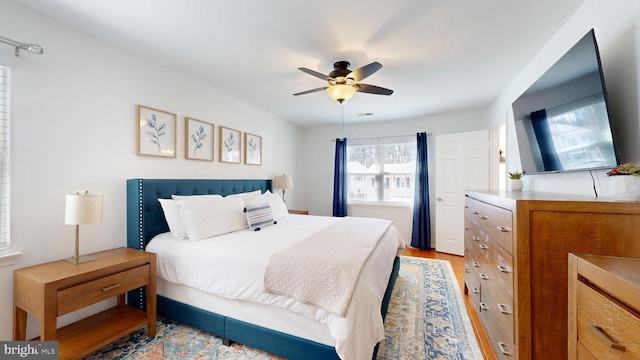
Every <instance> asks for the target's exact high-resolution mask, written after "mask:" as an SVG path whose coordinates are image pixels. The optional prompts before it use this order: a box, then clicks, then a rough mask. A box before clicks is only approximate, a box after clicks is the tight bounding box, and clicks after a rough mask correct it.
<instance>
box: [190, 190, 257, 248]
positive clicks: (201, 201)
mask: <svg viewBox="0 0 640 360" xmlns="http://www.w3.org/2000/svg"><path fill="white" fill-rule="evenodd" d="M178 204H179V206H180V212H181V213H182V218H183V219H184V226H185V228H186V232H187V235H188V237H189V239H190V240H196V241H197V240H202V239H206V238H210V237H214V236H218V235H222V234H226V233H230V232H233V231H238V230H242V229H246V228H247V227H248V225H247V219H246V217H245V215H244V213H243V210H244V206H245V205H244V201H242V199H241V198H233V197H231V198H223V197H211V196H207V197H196V198H189V199H184V200H181V201H180V202H178Z"/></svg>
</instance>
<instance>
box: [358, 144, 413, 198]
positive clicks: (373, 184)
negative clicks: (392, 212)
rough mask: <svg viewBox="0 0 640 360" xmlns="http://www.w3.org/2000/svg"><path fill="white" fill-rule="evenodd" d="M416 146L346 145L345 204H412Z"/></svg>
mask: <svg viewBox="0 0 640 360" xmlns="http://www.w3.org/2000/svg"><path fill="white" fill-rule="evenodd" d="M415 158H416V143H415V140H412V139H409V138H407V139H406V140H400V141H397V138H396V141H395V142H376V143H375V144H372V143H371V142H369V143H365V142H364V141H363V140H352V141H350V142H348V143H347V162H348V164H347V172H348V188H349V195H348V202H349V203H353V202H383V203H413V193H414V189H413V184H414V183H415V182H414V181H413V177H414V176H415V169H416V162H415Z"/></svg>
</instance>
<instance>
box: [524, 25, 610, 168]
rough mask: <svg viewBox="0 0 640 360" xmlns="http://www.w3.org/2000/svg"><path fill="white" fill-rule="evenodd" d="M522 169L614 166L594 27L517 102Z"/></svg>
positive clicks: (604, 91)
mask: <svg viewBox="0 0 640 360" xmlns="http://www.w3.org/2000/svg"><path fill="white" fill-rule="evenodd" d="M512 106H513V116H514V119H515V132H516V137H517V141H518V148H519V150H520V162H521V167H522V171H524V172H526V174H541V173H557V172H565V171H581V170H595V169H605V168H614V167H615V166H616V165H617V164H618V160H619V154H618V150H617V148H616V145H615V142H614V138H613V130H612V126H611V118H610V112H609V101H608V98H607V90H606V88H605V84H604V76H603V73H602V64H601V62H600V53H599V51H598V44H597V42H596V38H595V33H594V31H593V29H592V30H591V31H589V32H588V33H587V34H586V35H585V36H584V37H583V38H582V39H581V40H580V41H578V42H577V43H576V44H575V45H574V46H573V47H572V48H571V49H570V50H569V51H567V52H566V53H565V54H564V55H563V56H562V57H561V58H560V59H559V60H558V61H557V62H556V63H555V64H554V65H553V66H552V67H551V68H549V70H547V72H545V73H544V74H543V75H542V76H541V77H540V78H539V79H538V80H537V81H536V82H535V83H534V84H533V85H531V87H529V89H527V90H526V91H525V92H524V93H523V94H522V95H521V96H520V97H519V98H518V99H517V100H516V101H514V102H513V105H512Z"/></svg>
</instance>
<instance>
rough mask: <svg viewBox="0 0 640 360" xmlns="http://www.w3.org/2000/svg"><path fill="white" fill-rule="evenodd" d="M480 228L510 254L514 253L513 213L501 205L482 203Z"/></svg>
mask: <svg viewBox="0 0 640 360" xmlns="http://www.w3.org/2000/svg"><path fill="white" fill-rule="evenodd" d="M479 217H480V230H482V231H484V232H485V233H486V234H487V235H488V236H489V237H491V238H492V239H493V240H494V241H496V242H497V243H498V244H500V246H502V247H503V248H504V249H505V250H506V251H507V252H508V253H509V254H512V253H513V214H512V212H511V211H510V210H506V209H503V208H501V207H497V206H493V205H489V204H484V203H483V204H482V206H481V209H480V215H479Z"/></svg>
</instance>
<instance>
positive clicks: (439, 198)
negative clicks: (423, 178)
mask: <svg viewBox="0 0 640 360" xmlns="http://www.w3.org/2000/svg"><path fill="white" fill-rule="evenodd" d="M436 200H438V201H444V200H442V198H441V197H440V196H438V197H437V198H436Z"/></svg>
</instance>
